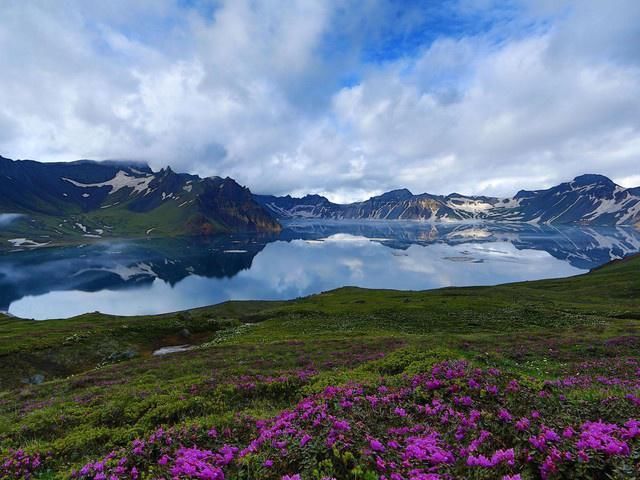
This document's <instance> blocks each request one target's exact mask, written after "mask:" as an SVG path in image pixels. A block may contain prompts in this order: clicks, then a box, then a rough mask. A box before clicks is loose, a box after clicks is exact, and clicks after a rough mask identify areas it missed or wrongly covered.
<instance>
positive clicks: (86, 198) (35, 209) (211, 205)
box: [0, 157, 280, 244]
mask: <svg viewBox="0 0 640 480" xmlns="http://www.w3.org/2000/svg"><path fill="white" fill-rule="evenodd" d="M0 214H13V215H16V214H18V215H20V217H19V219H18V220H15V221H13V222H12V223H10V224H9V226H8V227H4V228H3V232H0V233H3V234H4V233H6V230H9V231H11V229H14V230H15V231H16V232H15V233H17V234H18V233H25V234H29V235H30V236H28V242H32V243H34V244H40V243H43V242H45V240H43V239H45V238H56V237H64V236H70V235H74V234H75V235H82V236H85V237H102V236H128V235H133V236H140V235H143V236H144V235H149V234H153V235H176V234H209V233H215V232H230V231H278V230H279V229H280V225H279V224H278V222H277V221H276V220H275V219H274V218H273V217H272V215H271V214H270V213H269V212H268V211H267V210H265V209H264V208H263V207H262V206H261V205H259V204H258V203H257V202H256V201H255V200H254V199H253V196H252V194H251V192H250V191H249V189H247V188H245V187H242V186H241V185H239V184H238V183H236V182H235V181H234V180H233V179H231V178H220V177H209V178H200V177H198V176H195V175H187V174H180V173H175V172H173V171H172V170H171V169H170V168H166V169H162V170H160V171H158V172H154V171H152V170H151V169H150V168H149V167H148V166H147V165H144V164H139V163H121V162H94V161H87V160H82V161H78V162H70V163H40V162H35V161H29V160H23V161H14V160H9V159H6V158H3V157H0ZM36 234H37V236H38V238H37V239H36V237H35V236H34V235H36ZM11 240H13V243H14V244H15V243H16V241H17V240H25V239H21V238H12V239H11ZM22 243H24V242H22Z"/></svg>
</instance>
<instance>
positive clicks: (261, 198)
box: [254, 175, 640, 225]
mask: <svg viewBox="0 0 640 480" xmlns="http://www.w3.org/2000/svg"><path fill="white" fill-rule="evenodd" d="M254 198H255V199H256V201H257V202H258V203H260V204H262V205H263V206H264V207H265V208H267V209H268V210H270V211H271V212H272V213H273V214H274V215H275V216H277V217H278V218H328V219H387V220H469V219H481V220H496V221H511V222H530V223H564V224H568V223H580V224H589V225H636V224H639V223H640V187H638V188H627V189H625V188H623V187H621V186H619V185H616V184H615V183H614V182H612V181H611V180H610V179H608V178H607V177H604V176H602V175H582V176H580V177H576V178H575V179H574V180H573V181H571V182H566V183H562V184H560V185H557V186H555V187H552V188H549V189H547V190H535V191H524V190H523V191H520V192H518V193H517V194H516V195H515V196H514V197H512V198H504V199H501V198H495V197H484V196H466V195H460V194H457V193H452V194H450V195H447V196H442V195H431V194H428V193H423V194H420V195H414V194H412V193H411V192H410V191H409V190H407V189H401V190H393V191H391V192H387V193H384V194H382V195H379V196H376V197H371V198H370V199H368V200H365V201H363V202H356V203H350V204H336V203H332V202H330V201H329V200H328V199H326V198H325V197H322V196H319V195H307V196H306V197H303V198H292V197H290V196H286V197H275V196H270V195H255V196H254Z"/></svg>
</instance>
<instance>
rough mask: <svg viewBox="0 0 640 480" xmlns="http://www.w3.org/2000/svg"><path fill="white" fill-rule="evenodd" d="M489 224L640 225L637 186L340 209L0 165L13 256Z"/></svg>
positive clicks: (226, 185)
mask: <svg viewBox="0 0 640 480" xmlns="http://www.w3.org/2000/svg"><path fill="white" fill-rule="evenodd" d="M300 218H311V219H334V220H344V219H352V220H360V219H384V220H428V221H464V220H483V221H501V222H527V223H540V224H554V223H557V224H587V225H596V226H597V225H602V226H610V225H640V187H638V188H623V187H621V186H619V185H616V184H615V183H614V182H613V181H611V180H610V179H609V178H607V177H605V176H602V175H582V176H579V177H576V178H575V179H574V180H572V181H571V182H566V183H561V184H560V185H557V186H555V187H552V188H549V189H546V190H533V191H525V190H522V191H520V192H518V193H517V194H516V195H515V196H513V197H510V198H497V197H487V196H467V195H461V194H458V193H452V194H450V195H446V196H444V195H432V194H429V193H423V194H418V195H414V194H413V193H411V192H410V191H409V190H407V189H400V190H393V191H390V192H387V193H384V194H382V195H379V196H375V197H371V198H369V199H368V200H365V201H362V202H355V203H350V204H338V203H333V202H331V201H329V200H328V199H327V198H326V197H323V196H320V195H307V196H305V197H302V198H294V197H291V196H288V195H287V196H281V197H277V196H272V195H255V194H252V193H251V191H250V190H249V189H248V188H246V187H243V186H241V185H239V184H238V183H237V182H236V181H235V180H233V179H231V178H229V177H227V178H221V177H207V178H201V177H199V176H197V175H189V174H184V173H176V172H174V171H173V170H171V168H170V167H167V168H164V169H162V170H160V171H155V172H154V171H153V170H152V169H151V168H149V166H148V165H146V164H143V163H136V162H113V161H104V162H96V161H91V160H79V161H76V162H62V163H41V162H36V161H32V160H10V159H7V158H4V157H1V156H0V237H1V238H2V239H4V241H3V242H2V243H3V244H4V245H7V244H6V241H8V242H9V243H10V244H11V245H13V246H15V247H21V248H24V247H27V248H28V247H38V246H43V245H48V244H50V243H56V242H58V241H59V240H60V239H63V240H64V239H68V238H76V239H77V238H87V237H88V238H104V237H144V236H176V235H205V236H208V235H211V234H216V233H229V232H278V231H280V230H281V228H282V227H281V225H280V221H286V220H290V219H300Z"/></svg>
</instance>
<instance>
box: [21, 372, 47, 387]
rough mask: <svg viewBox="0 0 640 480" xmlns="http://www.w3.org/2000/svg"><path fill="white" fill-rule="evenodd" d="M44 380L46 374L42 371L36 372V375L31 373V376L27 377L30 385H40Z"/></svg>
mask: <svg viewBox="0 0 640 480" xmlns="http://www.w3.org/2000/svg"><path fill="white" fill-rule="evenodd" d="M42 382H44V375H43V374H41V373H36V374H35V375H31V376H30V377H29V378H27V380H26V382H25V383H28V384H30V385H40V384H41V383H42Z"/></svg>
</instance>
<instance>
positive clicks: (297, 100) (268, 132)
mask: <svg viewBox="0 0 640 480" xmlns="http://www.w3.org/2000/svg"><path fill="white" fill-rule="evenodd" d="M286 5H287V6H286V7H282V8H275V7H274V5H273V3H271V2H249V1H243V0H234V1H225V2H220V3H214V4H212V5H211V8H207V9H204V10H195V9H190V10H187V9H185V8H181V7H179V6H178V5H177V4H176V3H174V2H172V1H168V0H167V1H164V2H155V1H153V2H152V1H149V2H142V3H140V2H136V4H135V5H133V6H132V5H131V4H130V2H124V1H117V2H108V3H107V4H101V3H96V2H68V4H67V7H68V8H66V9H64V10H63V9H59V8H54V7H55V6H54V5H53V4H51V3H49V2H44V1H42V2H29V3H25V2H17V1H15V2H14V1H9V2H5V3H3V4H2V6H0V50H1V51H2V52H3V55H2V56H0V69H1V70H2V72H3V75H2V77H1V78H0V154H3V155H5V156H9V157H14V158H35V159H40V160H73V159H76V158H132V159H146V160H148V161H149V162H150V163H151V164H152V166H154V167H160V166H164V165H166V164H171V165H172V166H173V167H174V169H176V170H186V171H190V172H195V173H200V174H202V175H213V174H218V175H230V176H233V177H235V178H237V179H238V180H239V181H241V182H243V183H245V184H247V185H249V186H250V187H251V188H252V189H253V190H254V191H257V192H262V193H287V192H293V193H298V194H300V193H303V192H311V193H312V192H322V193H325V194H327V195H329V196H330V197H331V198H332V199H334V200H354V199H357V198H362V196H366V195H370V194H372V193H380V192H382V191H384V190H388V189H391V188H399V187H408V188H410V189H411V190H412V191H414V192H416V193H418V192H422V191H431V192H434V193H448V192H451V191H458V192H461V193H479V194H480V193H481V194H507V193H513V192H514V191H515V190H517V189H520V188H540V187H542V186H546V185H551V184H553V183H557V182H559V181H563V180H566V179H568V178H570V177H572V176H574V175H576V174H580V173H584V172H596V173H603V174H607V175H609V176H611V177H612V178H614V179H617V180H619V181H620V182H624V183H625V184H628V183H629V182H632V181H633V180H634V178H636V179H637V174H638V173H637V171H638V170H637V162H638V158H640V141H639V138H640V137H639V135H638V131H639V130H640V116H639V115H638V114H637V112H639V111H640V40H639V39H640V27H639V26H638V24H637V21H636V19H637V18H638V17H639V14H640V4H638V3H637V2H635V1H633V0H628V1H624V0H615V1H614V2H613V3H609V2H606V4H605V2H600V1H595V0H593V1H590V0H589V1H577V0H574V1H569V0H564V1H562V2H530V1H529V0H526V1H525V0H523V1H522V2H516V3H514V4H511V5H510V8H505V7H504V3H501V2H493V1H489V2H487V1H481V2H478V1H477V0H465V1H460V2H459V4H458V11H457V12H455V13H456V15H458V16H460V15H471V16H470V17H469V18H470V19H474V18H476V17H475V16H477V15H480V14H482V15H484V16H485V17H487V18H492V19H493V23H492V25H491V28H489V29H485V30H478V29H469V30H468V32H465V31H462V33H460V32H459V31H457V33H456V34H455V35H453V34H451V33H449V31H447V30H443V31H436V30H434V31H433V32H432V34H431V35H426V36H424V37H420V38H422V40H421V41H423V44H422V45H419V46H418V47H417V48H409V47H406V46H405V45H404V44H402V45H403V48H405V50H403V51H402V52H400V54H396V55H391V56H389V58H386V57H383V58H382V59H378V60H376V61H373V62H372V61H368V60H366V56H367V52H369V51H370V50H372V49H374V50H375V49H376V48H378V49H380V51H384V48H387V47H388V45H385V44H384V41H385V38H386V35H387V34H388V33H389V31H390V30H389V29H390V28H391V27H390V25H391V23H392V18H400V19H402V21H399V22H397V25H395V26H394V27H393V28H396V29H399V31H400V32H401V33H402V36H401V37H402V38H405V37H407V36H410V34H411V32H412V30H411V29H412V28H416V25H415V24H416V23H418V22H417V21H416V18H418V19H419V18H421V17H420V15H413V14H412V15H403V16H400V17H398V16H393V17H392V16H391V15H390V9H391V7H390V6H389V4H386V3H385V2H384V1H383V0H380V1H371V2H366V3H361V2H333V1H311V2H291V3H287V4H286ZM405 13H406V12H405ZM452 18H458V17H456V16H455V15H453V13H452ZM409 20H411V21H409ZM452 21H457V20H452ZM425 28H432V29H433V28H436V27H435V26H434V25H432V24H427V27H425ZM454 30H455V29H454ZM427 33H429V32H427ZM387 36H388V35H387ZM396 43H398V42H396ZM409 43H410V42H409ZM392 46H393V45H392ZM363 59H364V60H363ZM350 77H354V79H355V81H354V80H353V79H352V80H350V81H348V82H346V83H345V81H344V79H345V78H350Z"/></svg>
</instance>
